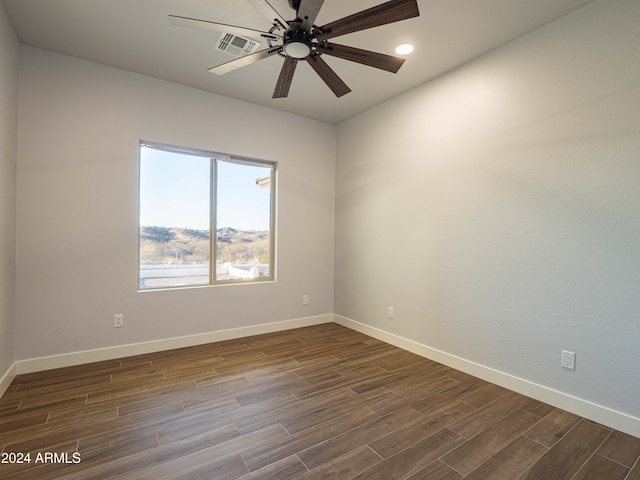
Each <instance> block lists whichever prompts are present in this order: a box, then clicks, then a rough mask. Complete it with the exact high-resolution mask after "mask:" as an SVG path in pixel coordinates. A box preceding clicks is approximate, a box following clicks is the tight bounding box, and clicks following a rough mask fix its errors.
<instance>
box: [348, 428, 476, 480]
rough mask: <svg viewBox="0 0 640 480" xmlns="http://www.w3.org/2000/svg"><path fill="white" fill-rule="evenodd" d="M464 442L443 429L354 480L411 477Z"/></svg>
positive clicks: (387, 479) (384, 479) (385, 479)
mask: <svg viewBox="0 0 640 480" xmlns="http://www.w3.org/2000/svg"><path fill="white" fill-rule="evenodd" d="M462 441H463V439H462V438H460V437H459V436H458V435H456V434H455V433H453V432H452V431H450V430H447V429H446V428H445V429H442V430H440V431H439V432H437V433H435V434H433V435H431V436H430V437H427V438H425V439H424V440H422V441H420V442H418V443H416V444H415V445H413V446H412V447H409V448H407V449H405V450H403V451H402V452H400V453H398V454H397V455H394V456H393V457H391V458H389V459H387V460H386V461H384V462H382V463H379V464H378V465H376V466H374V467H372V468H370V469H368V470H366V471H364V472H362V473H361V474H360V475H357V476H355V477H354V480H389V479H391V478H407V477H410V476H411V475H414V474H415V473H418V472H419V471H420V470H422V469H424V468H425V467H427V466H428V465H429V464H431V463H432V462H434V461H435V460H437V459H438V458H439V457H441V456H442V455H444V454H445V453H446V452H448V451H450V450H451V449H452V448H454V447H456V446H458V445H459V444H460V443H461V442H462Z"/></svg>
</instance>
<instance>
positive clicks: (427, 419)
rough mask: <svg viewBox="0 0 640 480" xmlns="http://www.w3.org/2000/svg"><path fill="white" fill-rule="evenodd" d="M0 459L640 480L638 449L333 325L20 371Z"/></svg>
mask: <svg viewBox="0 0 640 480" xmlns="http://www.w3.org/2000/svg"><path fill="white" fill-rule="evenodd" d="M0 450H2V452H3V457H4V458H5V460H6V459H9V458H13V459H15V456H11V455H9V453H11V452H14V453H21V454H26V453H27V452H30V454H31V463H28V464H27V463H24V464H6V463H5V464H0V478H2V479H4V480H9V479H18V478H21V479H29V480H34V479H54V478H55V479H57V478H65V479H81V480H90V479H98V480H105V479H112V478H123V479H135V480H140V479H154V480H157V479H171V480H176V479H180V480H187V479H214V480H232V479H242V480H249V479H260V480H270V479H273V480H288V479H298V480H310V479H335V480H348V479H358V480H361V479H362V480H404V479H409V480H426V479H430V480H459V479H463V478H464V479H465V480H479V479H485V480H486V479H492V480H493V479H495V480H510V479H519V480H532V479H536V480H570V479H572V480H587V479H589V480H625V479H626V480H640V464H639V460H638V457H639V456H640V440H639V439H637V438H634V437H631V436H629V435H626V434H623V433H621V432H618V431H614V430H611V429H610V428H607V427H604V426H602V425H599V424H596V423H593V422H591V421H589V420H586V419H584V418H580V417H578V416H576V415H573V414H571V413H568V412H565V411H562V410H558V409H556V408H553V407H551V406H549V405H545V404H543V403H540V402H538V401H536V400H532V399H529V398H526V397H524V396H522V395H520V394H517V393H514V392H511V391H509V390H506V389H504V388H501V387H498V386H496V385H493V384H490V383H487V382H485V381H483V380H479V379H477V378H474V377H471V376H469V375H467V374H465V373H462V372H459V371H456V370H453V369H451V368H448V367H445V366H443V365H440V364H437V363H435V362H432V361H430V360H426V359H424V358H422V357H419V356H417V355H414V354H411V353H408V352H405V351H403V350H400V349H398V348H396V347H393V346H390V345H388V344H385V343H383V342H380V341H378V340H375V339H372V338H370V337H367V336H365V335H362V334H360V333H357V332H354V331H351V330H349V329H347V328H344V327H342V326H339V325H335V324H326V325H320V326H315V327H308V328H301V329H296V330H290V331H286V332H280V333H273V334H268V335H260V336H255V337H249V338H243V339H238V340H232V341H226V342H220V343H213V344H208V345H201V346H197V347H190V348H183V349H179V350H172V351H167V352H161V353H153V354H148V355H140V356H136V357H130V358H123V359H119V360H112V361H104V362H99V363H93V364H90V365H83V366H77V367H69V368H64V369H58V370H51V371H47V372H41V373H33V374H27V375H20V376H18V377H16V379H15V381H14V382H13V383H12V385H11V386H10V387H9V390H8V391H7V392H6V393H5V395H4V396H3V397H2V399H0ZM45 452H48V453H50V454H57V458H56V457H53V460H57V461H61V460H62V461H65V460H66V461H68V462H73V460H74V457H73V453H76V457H75V458H76V459H78V458H79V459H80V463H75V464H74V463H43V462H42V460H44V459H45V456H44V453H45ZM39 453H40V454H41V458H40V460H41V461H40V462H36V460H37V459H38V454H39ZM65 453H66V454H68V456H67V457H65V456H64V455H63V454H65ZM78 454H79V455H78ZM49 460H51V458H49Z"/></svg>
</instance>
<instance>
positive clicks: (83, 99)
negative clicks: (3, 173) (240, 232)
mask: <svg viewBox="0 0 640 480" xmlns="http://www.w3.org/2000/svg"><path fill="white" fill-rule="evenodd" d="M211 81H215V79H214V78H213V77H212V79H211ZM19 101H20V105H19V125H18V126H19V139H18V149H19V159H18V210H17V218H18V220H17V241H18V248H17V265H18V267H17V281H16V290H17V291H16V357H17V359H18V360H23V359H31V358H35V357H40V356H48V355H57V354H66V353H72V352H78V351H83V350H90V349H97V348H102V347H111V346H118V345H125V344H131V343H137V342H145V341H152V340H158V339H166V338H173V337H179V336H185V335H194V334H200V333H206V332H217V331H220V330H225V329H233V328H239V327H247V326H252V325H257V324H264V323H270V322H278V321H282V320H290V319H299V318H303V317H310V316H316V315H322V314H331V313H332V311H333V226H334V178H335V127H334V126H331V125H328V124H324V123H320V122H316V121H311V120H308V119H304V118H301V117H297V116H293V115H290V114H285V113H282V112H278V111H275V110H270V109H267V108H264V107H258V106H254V105H250V104H247V103H243V102H239V101H236V100H232V99H228V98H224V97H221V96H217V95H213V94H209V93H205V92H202V91H199V90H195V89H190V88H186V87H183V86H179V85H176V84H172V83H168V82H164V81H160V80H156V79H152V78H149V77H145V76H141V75H137V74H133V73H129V72H125V71H122V70H117V69H114V68H111V67H106V66H103V65H99V64H95V63H90V62H87V61H83V60H79V59H75V58H71V57H67V56H64V55H59V54H55V53H52V52H48V51H44V50H40V49H35V48H32V47H24V46H23V47H22V49H21V62H20V92H19ZM291 138H295V139H296V141H295V142H294V141H291V140H287V139H291ZM140 139H145V140H151V141H155V142H160V143H166V144H173V145H180V146H187V147H193V148H198V149H204V150H213V151H218V152H226V153H233V154H237V155H242V156H248V157H255V158H262V159H267V160H276V161H278V162H279V188H278V221H279V224H278V231H277V269H278V281H277V283H268V284H254V285H237V286H220V287H207V288H195V289H182V290H173V291H156V292H145V293H138V292H137V291H136V288H137V242H138V240H137V225H138V213H137V202H138V196H137V195H138V193H137V191H138V141H139V140H140ZM311 145H312V146H313V148H310V146H311ZM304 294H308V295H309V296H310V305H308V306H303V305H302V296H303V295H304ZM115 313H123V314H124V318H125V327H124V328H121V329H114V328H113V326H112V325H113V319H112V317H113V314H115Z"/></svg>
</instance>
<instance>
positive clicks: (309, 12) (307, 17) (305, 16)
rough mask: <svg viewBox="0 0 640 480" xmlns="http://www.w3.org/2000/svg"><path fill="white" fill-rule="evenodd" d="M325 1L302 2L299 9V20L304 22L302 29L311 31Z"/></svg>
mask: <svg viewBox="0 0 640 480" xmlns="http://www.w3.org/2000/svg"><path fill="white" fill-rule="evenodd" d="M323 3H324V0H301V1H300V6H299V7H298V19H300V20H302V28H303V29H304V30H306V31H310V30H311V27H313V24H314V22H315V21H316V17H317V16H318V12H320V9H321V8H322V4H323Z"/></svg>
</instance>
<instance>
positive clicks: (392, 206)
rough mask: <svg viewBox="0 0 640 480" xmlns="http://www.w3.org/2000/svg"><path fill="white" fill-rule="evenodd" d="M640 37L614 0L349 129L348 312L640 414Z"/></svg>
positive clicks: (345, 190)
mask: <svg viewBox="0 0 640 480" xmlns="http://www.w3.org/2000/svg"><path fill="white" fill-rule="evenodd" d="M638 25H640V2H638V1H637V0H605V1H599V2H596V3H594V4H591V5H590V6H587V7H586V8H583V9H581V10H579V11H577V12H575V13H573V14H571V15H569V16H566V17H564V18H562V19H560V20H558V21H556V22H554V23H552V24H550V25H548V26H546V27H544V28H542V29H540V30H538V31H536V32H533V33H531V34H530V35H527V36H525V37H523V38H521V39H519V40H517V41H515V42H513V43H511V44H509V45H507V46H504V47H502V48H500V49H498V50H495V51H493V52H491V53H489V54H487V55H485V56H484V57H482V58H480V59H478V60H476V61H474V62H471V63H469V64H467V65H465V66H463V67H461V68H459V69H457V70H455V71H453V72H450V73H449V74H447V75H444V76H442V77H440V78H438V79H436V80H435V81H432V82H429V83H427V84H425V85H423V86H421V87H418V88H416V89H414V90H413V91H410V92H408V93H406V94H404V95H402V96H400V97H397V98H396V99H393V100H391V101H389V102H387V103H385V104H383V105H380V106H378V107H376V108H374V109H372V110H370V111H368V112H366V113H364V114H362V115H360V116H358V117H356V118H354V119H351V120H350V121H347V122H345V123H343V124H341V125H340V126H339V127H338V164H337V183H336V212H337V213H336V280H335V311H336V313H337V314H339V315H341V316H344V317H346V318H348V319H351V320H355V321H356V322H360V323H362V324H365V325H367V326H368V327H374V328H376V329H380V330H382V331H384V332H387V333H391V334H394V335H397V336H399V337H402V338H404V339H409V340H412V341H415V342H418V343H419V344H421V345H425V346H428V347H429V348H431V349H437V350H439V351H442V352H445V353H446V354H447V355H450V356H457V357H462V358H463V359H466V360H468V361H469V362H475V363H476V364H480V365H482V366H484V367H488V369H496V370H498V371H500V372H502V373H506V374H509V375H513V376H515V377H518V378H520V379H523V380H525V381H527V382H535V383H536V384H539V385H542V386H544V387H548V388H549V389H554V390H557V391H560V392H564V393H566V394H568V395H574V396H576V397H578V398H579V399H581V400H584V401H586V402H593V403H595V404H598V405H600V406H604V407H606V408H608V409H613V410H617V411H619V412H622V413H625V414H627V415H629V416H633V417H636V418H640V402H638V399H640V348H639V346H638V341H639V339H640V317H639V312H640V157H639V154H640V61H639V59H640V29H638ZM387 306H395V320H389V319H387ZM562 349H567V350H570V351H574V352H576V353H577V369H576V370H575V371H570V370H566V369H562V368H560V353H561V350H562ZM469 364H471V363H469ZM487 371H489V370H487ZM637 431H640V430H637Z"/></svg>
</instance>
